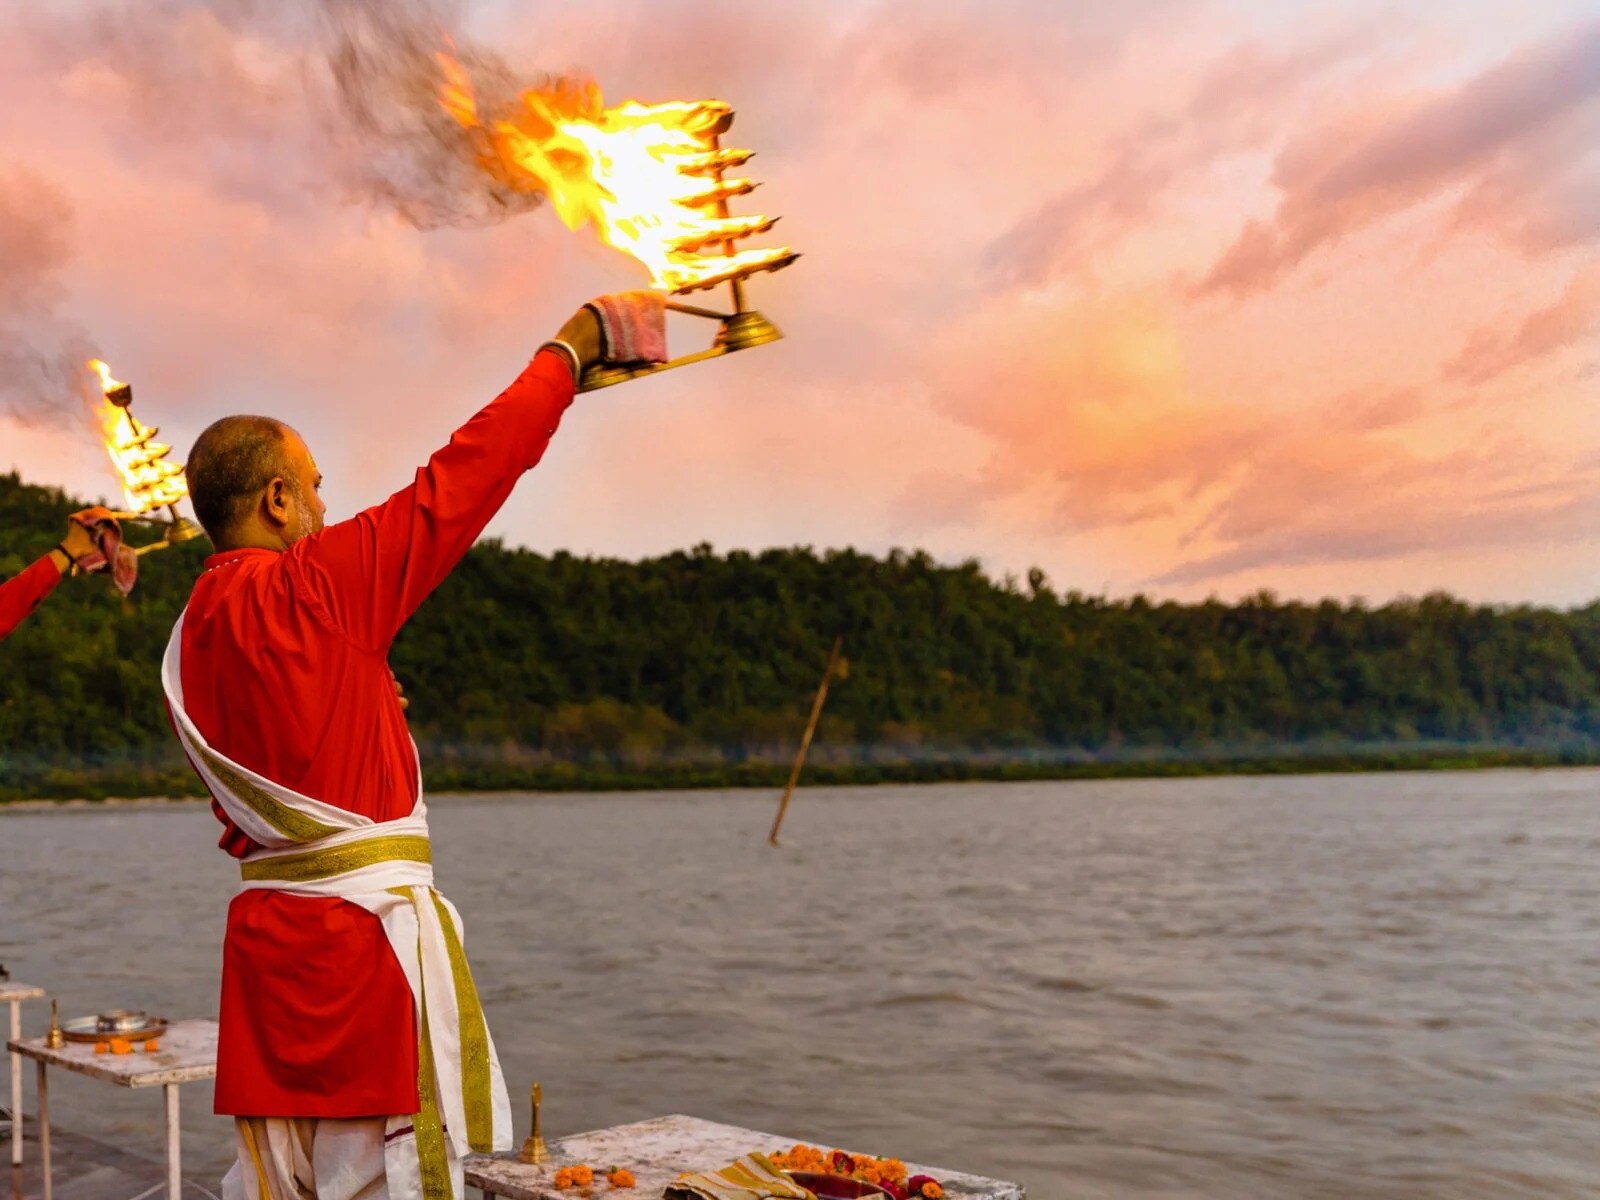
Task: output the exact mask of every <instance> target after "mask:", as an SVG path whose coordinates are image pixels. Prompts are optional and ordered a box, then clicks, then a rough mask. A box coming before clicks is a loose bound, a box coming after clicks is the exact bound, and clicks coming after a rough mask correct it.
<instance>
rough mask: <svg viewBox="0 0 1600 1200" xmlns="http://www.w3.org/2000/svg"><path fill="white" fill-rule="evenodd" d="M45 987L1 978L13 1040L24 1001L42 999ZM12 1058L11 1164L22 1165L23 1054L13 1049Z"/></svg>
mask: <svg viewBox="0 0 1600 1200" xmlns="http://www.w3.org/2000/svg"><path fill="white" fill-rule="evenodd" d="M43 998H44V989H43V988H42V987H34V986H33V985H32V984H31V983H16V982H13V981H12V980H0V1000H4V1001H6V1002H7V1003H8V1004H10V1005H11V1040H12V1041H13V1042H14V1041H16V1040H17V1039H18V1038H20V1037H21V1036H22V1002H23V1001H24V1000H41V999H43ZM10 1058H11V1165H12V1166H13V1167H20V1166H21V1165H22V1056H21V1055H19V1054H17V1053H16V1052H15V1051H13V1052H12V1053H11V1055H10Z"/></svg>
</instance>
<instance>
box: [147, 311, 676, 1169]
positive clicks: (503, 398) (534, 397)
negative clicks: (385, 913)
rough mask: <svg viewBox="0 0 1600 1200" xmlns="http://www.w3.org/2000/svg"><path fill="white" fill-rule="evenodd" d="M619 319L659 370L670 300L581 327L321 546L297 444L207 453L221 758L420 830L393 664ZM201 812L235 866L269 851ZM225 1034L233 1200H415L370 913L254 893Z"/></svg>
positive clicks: (199, 706) (604, 356) (405, 1008)
mask: <svg viewBox="0 0 1600 1200" xmlns="http://www.w3.org/2000/svg"><path fill="white" fill-rule="evenodd" d="M619 317H620V318H622V319H623V322H624V324H626V323H627V322H633V323H634V324H635V325H636V326H637V327H641V328H642V329H643V330H644V333H645V335H646V337H645V340H646V342H647V343H648V344H649V345H651V346H652V347H656V346H659V348H660V349H659V351H657V350H655V349H652V351H651V357H652V358H660V357H664V347H665V340H664V333H663V332H662V328H661V323H662V309H661V302H660V298H659V297H657V296H653V295H652V294H649V293H627V294H625V295H624V296H621V297H604V298H602V299H601V300H599V301H596V302H595V303H594V305H591V306H585V308H584V309H581V310H579V312H578V314H577V315H575V316H574V317H573V318H572V320H571V321H569V322H568V323H567V324H566V326H564V327H563V328H562V330H561V332H560V334H559V335H558V337H557V339H555V340H554V341H553V342H549V343H546V344H545V346H544V347H541V349H540V351H539V353H538V354H537V355H536V356H535V357H534V359H533V361H532V362H531V363H529V365H528V367H527V368H526V369H525V370H524V371H523V372H522V374H521V375H520V376H519V377H518V378H517V379H516V381H515V382H513V383H512V384H511V386H510V387H508V388H507V389H506V390H505V391H504V392H503V393H501V395H500V396H499V397H498V398H497V399H495V400H494V401H493V402H492V403H491V404H489V405H488V406H487V407H486V408H484V409H483V410H482V411H481V412H479V413H478V414H477V415H476V416H474V417H473V418H472V419H471V420H469V421H468V422H467V423H466V424H465V425H463V426H462V427H461V428H460V429H458V430H457V431H456V433H455V435H454V436H453V437H452V438H451V439H450V442H449V444H448V445H447V446H445V447H444V448H443V449H441V450H439V451H438V452H437V453H435V454H434V455H433V457H432V458H431V459H429V461H428V463H427V465H426V466H424V467H422V468H421V469H420V470H418V471H417V473H416V477H415V478H414V480H413V481H412V482H411V483H410V484H408V485H407V486H406V487H404V488H402V489H401V490H400V491H398V492H396V493H395V494H394V495H393V496H391V497H390V498H389V499H388V500H386V501H384V502H383V503H381V504H378V505H376V506H374V507H372V508H369V509H367V510H366V511H364V512H361V513H359V514H357V515H356V516H355V517H353V518H351V519H349V520H346V521H342V522H339V523H338V524H334V525H328V526H327V527H325V528H324V526H323V512H324V506H323V503H322V500H321V498H320V497H319V496H318V494H317V489H318V488H319V487H320V485H321V482H322V475H321V473H320V471H318V469H317V466H316V463H315V461H314V459H313V458H312V455H311V452H310V450H309V449H308V448H307V446H306V444H305V442H304V441H303V440H302V439H301V438H300V436H299V435H298V434H297V433H295V432H294V431H293V430H292V429H289V428H288V427H287V426H285V425H283V424H282V423H281V422H278V421H275V420H272V419H270V418H266V417H230V418H225V419H224V420H222V421H219V422H217V423H216V424H214V425H213V426H211V427H210V428H209V429H207V430H206V431H205V432H204V433H202V434H201V436H200V438H199V440H198V441H197V442H196V444H195V447H194V450H193V451H192V452H191V454H190V456H189V459H188V468H187V470H188V477H189V489H190V498H191V500H192V502H193V504H194V508H195V513H196V516H197V517H198V518H199V520H200V523H201V524H202V525H203V526H204V527H205V530H206V532H207V534H208V535H209V536H210V537H211V540H212V542H213V543H214V545H215V548H216V553H215V554H213V555H212V556H211V557H210V558H208V559H207V560H206V563H205V567H204V570H203V572H202V574H201V575H200V577H199V579H198V580H197V581H196V582H195V586H194V591H193V594H192V596H191V597H190V600H189V604H188V607H187V609H186V610H185V613H184V616H183V620H182V623H181V627H180V632H179V635H178V643H179V647H180V649H181V669H180V670H179V671H178V672H177V674H178V675H179V677H180V678H181V706H182V709H183V711H184V712H185V713H186V714H187V719H188V720H189V721H190V722H192V725H193V727H194V728H196V729H197V730H198V731H199V733H200V734H201V735H203V738H204V742H205V743H206V744H207V746H208V747H209V748H212V749H214V750H215V751H218V752H220V753H221V754H223V755H226V759H227V760H231V764H232V765H236V766H238V767H243V768H246V769H247V770H248V771H249V772H253V773H254V774H255V775H257V776H261V777H265V779H267V780H270V781H271V782H272V783H274V784H277V785H281V786H282V787H283V788H286V789H292V790H293V792H295V793H299V794H300V795H302V796H304V797H310V798H314V799H315V800H317V801H321V802H322V803H324V804H327V805H332V806H335V807H336V808H338V809H341V810H345V811H347V812H349V813H354V814H358V815H359V816H361V817H366V818H370V819H371V821H373V822H379V823H383V822H391V821H397V820H400V819H402V818H405V817H406V816H407V814H409V813H411V811H412V809H413V806H414V805H415V804H416V802H417V801H418V792H419V781H418V780H419V776H418V764H417V760H416V754H415V746H414V743H413V742H412V740H411V737H410V734H409V732H408V730H407V727H406V721H405V717H404V715H403V713H402V711H401V708H402V705H401V702H400V700H399V698H398V696H397V694H396V693H397V688H396V686H395V684H394V681H393V678H392V676H391V674H390V672H389V669H388V665H387V656H388V653H389V648H390V645H391V644H392V643H393V641H394V638H395V635H396V634H397V633H398V632H399V630H400V627H401V626H402V625H403V624H404V623H405V621H406V620H407V618H409V617H410V616H411V614H412V613H413V612H415V611H416V609H417V607H418V606H419V605H420V604H421V603H422V602H423V600H425V599H426V598H427V596H428V594H429V593H430V592H432V591H433V589H434V588H435V587H437V586H438V584H439V583H440V582H441V581H442V580H443V579H444V577H445V576H446V575H447V574H448V573H449V572H450V570H451V569H452V568H453V567H454V566H455V564H456V563H457V562H458V561H459V560H460V559H461V557H462V556H463V555H464V554H465V553H466V552H467V550H468V548H469V547H470V546H471V545H472V543H473V541H474V540H475V539H476V538H477V536H478V534H479V533H480V532H481V531H482V530H483V528H484V526H485V525H486V524H487V522H488V521H489V519H490V518H491V517H493V515H494V514H495V512H496V511H497V510H498V509H499V508H500V506H501V505H502V504H503V503H504V502H505V500H506V498H507V496H509V495H510V493H511V489H512V487H513V486H514V485H515V484H516V482H517V479H518V478H519V477H520V476H521V474H522V473H523V472H524V471H526V470H528V469H529V468H531V467H532V466H534V465H535V464H536V463H537V462H538V461H539V459H540V457H541V456H542V455H543V454H544V451H545V448H546V446H547V445H548V443H549V441H550V438H551V436H552V435H553V434H554V433H555V430H556V426H557V424H558V423H559V422H560V419H561V416H562V413H563V412H564V411H565V410H566V408H567V406H568V405H569V404H570V403H571V402H572V399H573V395H574V390H575V381H576V379H577V377H578V376H579V375H580V374H581V372H582V370H583V369H584V368H585V367H587V366H588V365H590V364H591V363H595V362H610V361H618V360H617V358H616V353H615V349H614V347H616V346H617V345H618V344H619V339H617V338H615V337H613V336H608V335H610V333H611V331H612V329H613V328H616V326H617V322H618V319H619ZM608 318H609V320H608ZM634 332H635V334H637V333H638V328H636V329H635V331H634ZM173 694H174V693H173V690H172V689H171V688H169V691H168V697H169V703H170V702H171V701H172V699H173ZM180 734H181V731H180ZM185 744H186V746H188V745H189V743H188V742H186V743H185ZM191 757H193V754H192V752H191ZM197 769H198V764H197ZM214 790H215V789H214ZM212 807H213V810H214V811H215V813H216V814H217V816H218V818H219V819H220V820H221V821H222V823H223V825H224V832H223V835H222V839H221V843H220V844H221V846H222V848H223V849H224V850H226V851H227V852H228V853H229V854H231V855H233V856H234V857H236V858H245V857H246V856H248V855H251V854H252V853H257V854H259V851H260V850H261V847H260V846H259V845H258V844H257V843H256V842H254V841H252V840H251V839H250V838H249V837H248V836H246V834H245V833H244V832H243V831H242V830H241V829H240V828H239V826H238V824H237V823H236V822H235V821H233V820H230V819H229V817H228V815H227V813H225V812H224V809H223V807H222V805H220V804H217V803H213V806H212ZM431 994H432V993H431V992H430V995H431ZM220 1025H221V1029H220V1040H219V1044H218V1062H217V1081H216V1111H217V1112H218V1113H223V1114H229V1115H232V1116H234V1117H235V1118H236V1119H237V1123H238V1126H239V1130H240V1136H239V1144H240V1170H239V1172H238V1175H235V1174H230V1181H233V1188H234V1191H235V1194H236V1195H238V1194H241V1193H239V1192H238V1190H237V1189H238V1188H239V1186H240V1181H239V1178H238V1176H242V1177H243V1179H242V1183H243V1192H242V1195H243V1196H244V1197H245V1200H296V1197H297V1194H298V1195H301V1196H303V1195H305V1194H307V1193H308V1192H309V1193H313V1194H316V1195H318V1196H321V1197H324V1200H345V1198H355V1197H357V1196H359V1198H360V1200H372V1198H373V1197H376V1196H380V1195H384V1194H386V1193H387V1194H393V1195H397V1196H398V1195H411V1194H420V1193H419V1192H417V1191H416V1189H415V1187H414V1186H413V1184H412V1183H411V1182H410V1181H406V1180H397V1179H396V1178H394V1172H393V1167H392V1166H391V1168H390V1173H389V1177H388V1178H387V1179H385V1177H384V1167H383V1162H384V1143H385V1138H386V1136H387V1138H389V1139H393V1138H394V1137H396V1136H403V1135H405V1134H406V1133H408V1132H409V1130H406V1129H399V1130H397V1129H396V1127H395V1125H394V1123H393V1121H392V1120H390V1119H391V1118H395V1117H397V1116H402V1115H404V1114H416V1113H418V1112H419V1089H418V1082H419V1070H418V1067H419V1053H418V1018H417V1004H416V1002H415V1000H414V996H413V991H412V987H411V985H410V984H409V983H408V980H407V976H406V975H405V974H404V973H403V971H402V969H401V965H400V963H399V962H398V961H397V958H396V951H395V950H393V949H392V948H391V943H390V941H389V940H386V936H385V932H384V928H383V926H382V925H381V924H380V921H379V920H378V918H377V917H375V916H374V915H373V913H372V912H370V911H368V910H366V909H364V908H362V907H359V906H357V905H356V904H352V903H349V902H348V901H346V900H344V899H339V898H331V897H326V896H309V895H296V894H294V892H293V889H292V888H287V887H286V888H285V889H283V890H271V889H260V888H257V889H254V890H242V891H241V892H240V893H239V894H238V895H237V896H236V897H235V898H234V900H233V902H232V904H231V905H230V907H229V910H228V923H227V933H226V937H225V941H224V945H223V966H222V997H221V1012H220ZM424 1086H425V1087H426V1086H427V1084H426V1080H425V1081H424ZM386 1121H388V1124H387V1125H386ZM418 1124H419V1125H420V1124H421V1122H420V1120H419V1122H418ZM352 1147H355V1148H356V1149H355V1150H352V1149H351V1148H352ZM302 1189H304V1190H302ZM277 1192H282V1193H283V1194H282V1195H272V1194H271V1193H277ZM430 1200H432V1198H431V1197H430Z"/></svg>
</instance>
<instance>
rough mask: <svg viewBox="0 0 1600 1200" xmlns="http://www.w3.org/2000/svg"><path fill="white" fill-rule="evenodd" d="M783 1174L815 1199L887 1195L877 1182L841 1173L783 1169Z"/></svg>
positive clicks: (827, 1199) (844, 1198)
mask: <svg viewBox="0 0 1600 1200" xmlns="http://www.w3.org/2000/svg"><path fill="white" fill-rule="evenodd" d="M784 1174H785V1175H787V1176H788V1177H789V1178H790V1179H792V1180H794V1181H795V1182H796V1183H798V1184H799V1185H800V1186H801V1187H803V1188H805V1189H806V1191H808V1192H810V1193H811V1194H812V1195H813V1196H815V1197H817V1200H858V1198H859V1197H863V1196H871V1197H878V1196H884V1197H887V1196H888V1195H889V1193H888V1192H886V1191H884V1190H883V1189H882V1188H881V1187H879V1186H878V1185H877V1184H874V1183H868V1182H867V1181H866V1180H864V1179H846V1178H845V1177H844V1176H842V1175H823V1174H821V1173H820V1172H816V1171H785V1172H784Z"/></svg>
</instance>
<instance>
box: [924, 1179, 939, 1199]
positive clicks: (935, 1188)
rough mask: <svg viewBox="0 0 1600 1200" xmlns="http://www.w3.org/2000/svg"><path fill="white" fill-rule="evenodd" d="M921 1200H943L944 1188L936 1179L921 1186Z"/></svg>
mask: <svg viewBox="0 0 1600 1200" xmlns="http://www.w3.org/2000/svg"><path fill="white" fill-rule="evenodd" d="M922 1197H923V1200H944V1186H943V1185H942V1184H941V1183H940V1182H939V1181H938V1180H937V1179H930V1180H928V1182H927V1183H925V1184H923V1185H922Z"/></svg>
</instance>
